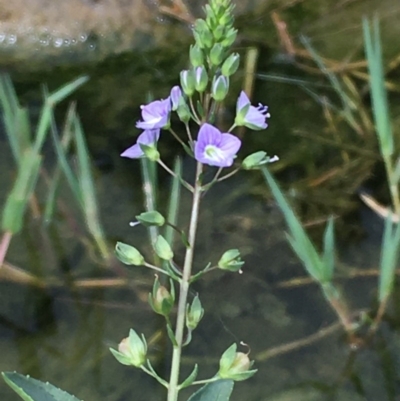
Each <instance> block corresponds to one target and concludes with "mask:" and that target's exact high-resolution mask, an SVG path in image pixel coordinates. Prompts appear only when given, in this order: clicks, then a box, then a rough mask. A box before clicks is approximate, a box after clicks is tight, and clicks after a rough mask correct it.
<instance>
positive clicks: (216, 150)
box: [194, 124, 242, 167]
mask: <svg viewBox="0 0 400 401" xmlns="http://www.w3.org/2000/svg"><path fill="white" fill-rule="evenodd" d="M241 144H242V142H241V141H240V139H239V138H237V137H236V136H234V135H232V134H222V133H221V131H220V130H219V129H217V128H215V127H214V126H212V125H210V124H203V125H202V126H201V128H200V131H199V135H198V137H197V141H196V145H195V148H194V157H195V158H196V160H197V161H199V162H200V163H203V164H208V165H210V166H217V167H230V166H232V164H233V159H234V158H235V157H236V153H237V152H238V150H239V149H240V146H241Z"/></svg>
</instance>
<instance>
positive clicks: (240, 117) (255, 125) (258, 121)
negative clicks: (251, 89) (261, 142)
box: [235, 91, 270, 130]
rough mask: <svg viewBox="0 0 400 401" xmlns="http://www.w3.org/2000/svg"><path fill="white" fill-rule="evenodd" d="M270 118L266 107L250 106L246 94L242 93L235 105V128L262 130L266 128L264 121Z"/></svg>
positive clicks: (260, 105)
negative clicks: (243, 127)
mask: <svg viewBox="0 0 400 401" xmlns="http://www.w3.org/2000/svg"><path fill="white" fill-rule="evenodd" d="M269 117H270V114H269V113H268V106H263V105H262V104H259V105H258V107H255V106H252V105H251V104H250V100H249V98H248V97H247V95H246V93H244V92H243V91H242V92H241V93H240V96H239V98H238V100H237V103H236V118H235V124H236V126H238V127H240V126H245V127H247V128H250V129H253V130H262V129H265V128H267V127H268V124H267V122H266V119H267V118H269Z"/></svg>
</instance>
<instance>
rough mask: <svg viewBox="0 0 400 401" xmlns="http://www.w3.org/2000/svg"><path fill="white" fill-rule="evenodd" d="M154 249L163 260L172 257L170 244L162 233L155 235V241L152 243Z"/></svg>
mask: <svg viewBox="0 0 400 401" xmlns="http://www.w3.org/2000/svg"><path fill="white" fill-rule="evenodd" d="M154 250H155V252H156V254H157V255H158V256H159V257H160V258H161V259H163V260H171V259H172V258H173V257H174V253H173V252H172V249H171V246H170V245H169V244H168V242H167V240H166V239H165V238H164V237H163V236H162V235H159V236H158V237H157V240H156V243H155V244H154Z"/></svg>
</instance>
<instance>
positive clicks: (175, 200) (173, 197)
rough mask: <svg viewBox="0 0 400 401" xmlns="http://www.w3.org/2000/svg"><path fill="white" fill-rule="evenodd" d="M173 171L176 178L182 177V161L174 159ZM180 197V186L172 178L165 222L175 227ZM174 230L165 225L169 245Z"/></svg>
mask: <svg viewBox="0 0 400 401" xmlns="http://www.w3.org/2000/svg"><path fill="white" fill-rule="evenodd" d="M173 171H174V173H175V175H176V176H177V177H181V175H182V161H181V159H180V158H179V157H178V158H176V159H175V164H174V168H173ZM180 197H181V184H180V181H179V179H177V178H175V177H172V185H171V191H170V197H169V204H168V213H167V221H168V222H169V223H171V224H173V225H174V226H176V225H177V220H178V211H179V205H180ZM174 236H175V230H174V229H173V228H172V227H171V226H169V225H167V226H166V227H165V231H164V238H165V239H166V240H167V242H168V243H169V244H172V243H173V242H174Z"/></svg>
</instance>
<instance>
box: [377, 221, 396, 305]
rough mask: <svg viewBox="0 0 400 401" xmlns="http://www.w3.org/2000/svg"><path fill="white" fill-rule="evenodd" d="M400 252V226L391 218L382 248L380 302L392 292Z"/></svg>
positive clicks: (386, 223) (386, 225)
mask: <svg viewBox="0 0 400 401" xmlns="http://www.w3.org/2000/svg"><path fill="white" fill-rule="evenodd" d="M399 251H400V224H397V226H396V228H395V223H393V221H392V216H389V217H388V218H387V219H386V222H385V231H384V234H383V239H382V246H381V262H380V276H379V301H380V302H383V301H385V300H386V299H387V297H388V296H389V295H390V293H391V292H392V288H393V283H394V277H395V274H396V267H397V263H398V257H399Z"/></svg>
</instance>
